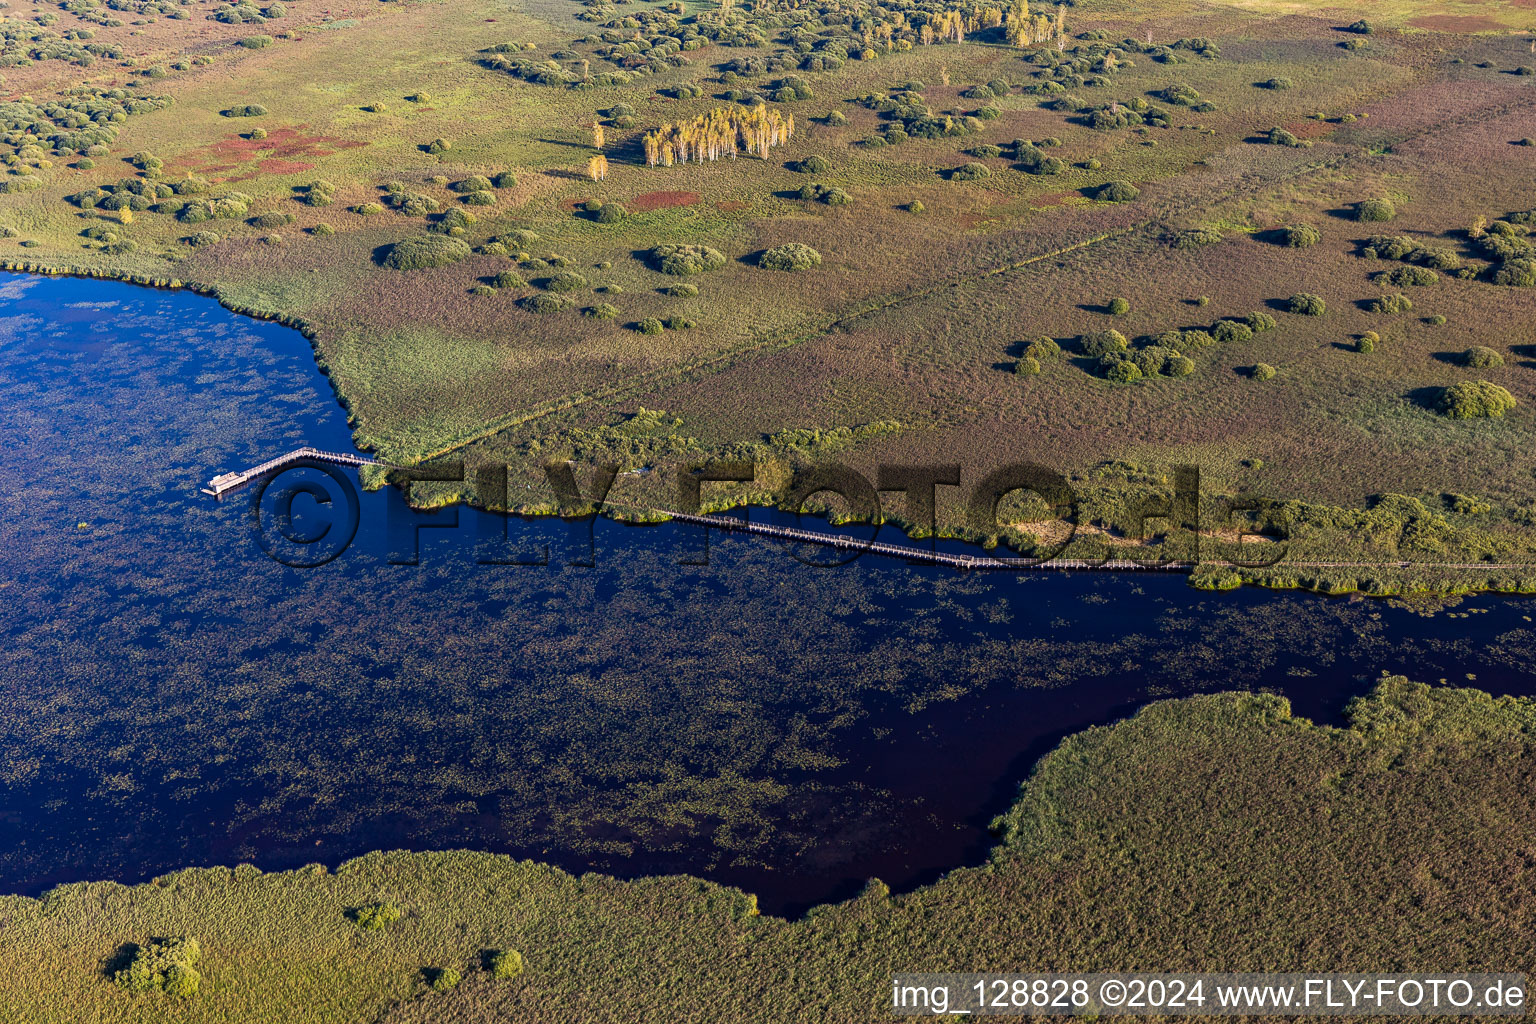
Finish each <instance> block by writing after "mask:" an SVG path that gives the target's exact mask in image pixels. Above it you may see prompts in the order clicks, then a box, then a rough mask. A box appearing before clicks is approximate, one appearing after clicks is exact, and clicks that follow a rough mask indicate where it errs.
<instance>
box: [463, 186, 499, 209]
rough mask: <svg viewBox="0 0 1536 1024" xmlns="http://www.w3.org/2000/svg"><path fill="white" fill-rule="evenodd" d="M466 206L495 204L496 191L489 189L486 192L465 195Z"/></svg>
mask: <svg viewBox="0 0 1536 1024" xmlns="http://www.w3.org/2000/svg"><path fill="white" fill-rule="evenodd" d="M463 202H464V205H465V206H495V205H496V193H494V192H492V191H490V190H489V189H487V190H486V191H484V192H471V193H469V194H468V195H466V196H465V197H464V200H463Z"/></svg>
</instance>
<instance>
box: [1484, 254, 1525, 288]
mask: <svg viewBox="0 0 1536 1024" xmlns="http://www.w3.org/2000/svg"><path fill="white" fill-rule="evenodd" d="M1493 283H1494V284H1506V285H1513V286H1516V287H1521V288H1530V287H1532V286H1536V260H1532V259H1524V258H1521V259H1512V260H1505V261H1504V262H1503V263H1501V264H1499V266H1498V269H1496V270H1495V271H1494V272H1493Z"/></svg>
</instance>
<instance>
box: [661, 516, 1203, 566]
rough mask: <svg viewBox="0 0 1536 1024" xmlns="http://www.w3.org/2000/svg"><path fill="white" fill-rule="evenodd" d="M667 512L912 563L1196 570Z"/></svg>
mask: <svg viewBox="0 0 1536 1024" xmlns="http://www.w3.org/2000/svg"><path fill="white" fill-rule="evenodd" d="M663 514H664V515H667V516H670V517H671V518H673V519H676V520H678V521H679V522H683V523H695V524H697V525H699V526H709V527H713V528H715V529H720V530H731V531H734V532H737V533H750V534H756V535H757V536H760V537H774V538H777V539H779V540H793V541H800V542H802V543H805V544H820V545H822V546H823V547H829V548H837V549H839V550H842V551H847V552H850V553H861V554H871V555H880V556H882V557H886V558H902V559H905V560H907V561H909V562H920V563H923V564H926V565H947V566H950V567H951V568H955V569H965V570H972V569H978V570H979V569H992V570H998V569H1001V570H1008V571H1013V572H1021V571H1027V570H1035V569H1064V570H1071V569H1077V570H1090V571H1096V572H1181V573H1188V572H1192V571H1193V570H1194V565H1193V564H1192V563H1190V562H1167V563H1153V564H1143V563H1141V562H1137V561H1133V560H1131V559H1129V558H1114V559H1083V558H1054V559H1051V560H1050V561H1044V562H1043V561H1040V560H1038V559H1032V558H1001V557H993V556H991V555H961V554H954V553H951V552H948V551H933V550H930V549H928V548H919V547H913V546H911V545H908V544H883V543H878V542H875V543H871V542H870V541H865V540H860V539H859V538H857V537H844V536H841V535H839V534H835V533H822V532H821V531H819V530H797V529H795V528H793V527H789V526H765V525H763V524H760V523H751V522H743V521H742V520H740V519H735V518H732V517H729V516H703V515H689V514H688V513H686V512H666V511H665V510H663Z"/></svg>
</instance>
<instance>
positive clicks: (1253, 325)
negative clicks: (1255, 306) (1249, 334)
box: [1243, 310, 1280, 334]
mask: <svg viewBox="0 0 1536 1024" xmlns="http://www.w3.org/2000/svg"><path fill="white" fill-rule="evenodd" d="M1243 322H1244V323H1245V324H1247V325H1248V329H1249V330H1251V331H1253V333H1254V334H1262V333H1263V332H1265V331H1272V330H1274V329H1275V328H1276V327H1279V326H1280V322H1279V321H1278V320H1276V319H1275V318H1274V317H1272V316H1270V315H1269V314H1268V313H1265V312H1263V311H1262V310H1255V311H1254V312H1252V313H1249V314H1248V315H1247V316H1245V317H1243Z"/></svg>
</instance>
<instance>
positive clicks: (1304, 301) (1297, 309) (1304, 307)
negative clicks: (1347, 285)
mask: <svg viewBox="0 0 1536 1024" xmlns="http://www.w3.org/2000/svg"><path fill="white" fill-rule="evenodd" d="M1285 308H1286V309H1289V310H1290V311H1291V312H1292V313H1297V314H1300V315H1301V316H1322V315H1323V314H1324V313H1326V312H1327V311H1328V304H1327V303H1326V302H1324V301H1323V299H1322V297H1321V296H1319V295H1313V294H1312V293H1311V292H1297V293H1296V294H1295V295H1292V296H1291V298H1290V300H1289V301H1288V302H1287V303H1286V306H1285Z"/></svg>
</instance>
